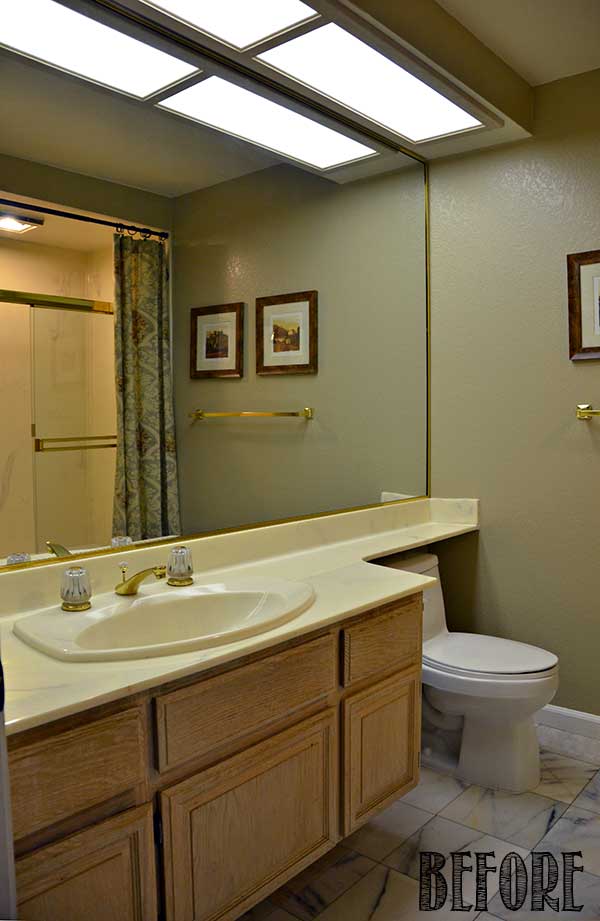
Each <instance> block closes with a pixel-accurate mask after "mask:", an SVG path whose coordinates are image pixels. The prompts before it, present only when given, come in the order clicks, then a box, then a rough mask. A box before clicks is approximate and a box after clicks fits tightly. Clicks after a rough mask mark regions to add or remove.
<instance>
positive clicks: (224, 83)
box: [158, 77, 377, 170]
mask: <svg viewBox="0 0 600 921" xmlns="http://www.w3.org/2000/svg"><path fill="white" fill-rule="evenodd" d="M158 105H159V106H160V107H162V108H164V109H168V110H169V111H171V112H175V113H177V114H178V115H184V116H186V117H187V118H191V119H193V120H194V121H197V122H201V123H202V124H204V125H208V126H209V127H211V128H217V129H218V130H219V131H224V132H225V133H226V134H232V135H235V136H236V137H238V138H241V139H242V140H245V141H250V142H251V143H252V144H257V145H258V146H259V147H265V148H267V150H271V151H273V152H274V153H279V154H283V155H284V156H286V157H290V158H292V159H293V160H299V161H300V162H302V163H305V164H308V165H309V166H315V167H317V168H318V169H323V170H324V169H331V168H332V167H334V166H341V165H342V164H344V163H351V162H353V161H355V160H362V159H364V158H366V157H371V156H373V155H374V154H376V153H377V151H376V150H374V149H373V148H371V147H367V146H366V145H365V144H361V143H359V141H355V140H353V139H352V138H349V137H346V136H345V135H343V134H340V133H339V132H337V131H334V130H333V129H332V128H328V127H326V126H325V125H321V124H320V123H319V122H316V121H313V120H312V119H310V118H307V117H306V116H305V115H300V114H299V113H298V112H294V111H292V110H291V109H288V108H286V107H285V106H283V105H280V104H279V103H277V102H273V101H272V100H271V99H266V98H265V97H264V96H259V95H258V94H257V93H253V92H251V91H250V90H247V89H243V88H242V87H241V86H238V85H237V84H235V83H230V82H229V81H228V80H224V79H223V78H222V77H208V78H207V79H206V80H202V82H200V83H196V84H195V85H194V86H190V87H188V88H187V89H184V90H181V91H180V92H179V93H176V94H175V95H174V96H170V97H169V98H168V99H164V100H162V101H161V102H160V103H158Z"/></svg>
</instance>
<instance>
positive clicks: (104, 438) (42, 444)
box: [34, 435, 117, 454]
mask: <svg viewBox="0 0 600 921" xmlns="http://www.w3.org/2000/svg"><path fill="white" fill-rule="evenodd" d="M86 441H93V442H103V444H85V442H86ZM72 442H77V444H72ZM104 442H107V443H106V444H105V443H104ZM48 444H55V445H56V447H53V448H49V447H48ZM116 447H117V436H116V435H81V436H80V437H75V438H34V450H35V452H36V454H42V453H44V452H48V451H92V450H96V449H98V448H116Z"/></svg>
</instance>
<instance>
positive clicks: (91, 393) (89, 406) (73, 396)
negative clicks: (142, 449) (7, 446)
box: [32, 307, 117, 552]
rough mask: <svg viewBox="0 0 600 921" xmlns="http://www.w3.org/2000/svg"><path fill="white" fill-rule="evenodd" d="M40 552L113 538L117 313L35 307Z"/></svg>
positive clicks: (34, 369) (37, 498)
mask: <svg viewBox="0 0 600 921" xmlns="http://www.w3.org/2000/svg"><path fill="white" fill-rule="evenodd" d="M32 317H33V321H32V341H33V363H32V364H33V420H34V433H33V434H34V436H35V442H34V445H35V471H34V482H35V508H36V532H37V550H38V552H43V551H44V550H45V549H46V543H45V542H46V541H47V540H52V541H56V542H58V543H60V544H63V545H64V546H65V547H67V548H68V549H70V550H76V549H85V548H88V547H96V546H102V545H106V544H110V540H111V536H112V507H113V492H114V480H115V460H116V425H117V422H116V400H115V372H114V368H115V355H114V318H113V316H112V314H103V313H94V312H84V311H79V310H74V309H54V308H50V309H49V308H41V307H34V308H33V309H32Z"/></svg>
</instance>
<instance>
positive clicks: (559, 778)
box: [532, 751, 598, 803]
mask: <svg viewBox="0 0 600 921" xmlns="http://www.w3.org/2000/svg"><path fill="white" fill-rule="evenodd" d="M541 768H542V779H541V781H540V783H539V785H538V786H537V787H536V788H535V790H533V791H532V792H533V793H539V795H540V796H547V797H549V799H558V800H560V801H561V802H563V803H572V802H573V800H574V799H575V797H576V796H577V794H578V793H580V792H581V791H582V790H583V788H584V787H585V786H586V784H588V783H589V782H590V780H591V779H592V778H593V777H594V775H595V774H596V772H597V771H598V768H597V767H596V765H595V764H590V763H589V762H587V761H577V760H576V759H575V758H567V756H566V755H560V754H557V753H556V752H550V751H542V753H541Z"/></svg>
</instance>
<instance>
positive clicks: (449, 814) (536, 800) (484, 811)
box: [441, 786, 567, 849]
mask: <svg viewBox="0 0 600 921" xmlns="http://www.w3.org/2000/svg"><path fill="white" fill-rule="evenodd" d="M566 808H567V806H566V804H565V803H560V802H557V801H556V800H552V799H548V798H547V797H545V796H539V795H538V794H537V793H506V792H504V791H502V790H486V789H484V788H483V787H474V786H473V787H469V789H468V790H465V792H464V793H462V794H461V796H459V797H458V798H457V799H455V800H454V801H453V802H452V803H450V805H449V806H447V807H446V808H445V809H443V810H442V812H441V815H442V816H443V818H445V819H451V820H452V821H454V822H460V823H461V824H462V825H468V826H469V827H470V828H476V829H477V830H478V831H482V832H485V833H486V834H488V835H494V837H495V838H501V839H502V840H503V841H510V842H512V843H513V844H518V845H519V846H520V847H524V848H527V849H531V848H533V847H535V845H536V844H537V843H538V841H540V840H541V839H542V838H543V837H544V835H545V834H547V833H548V831H549V830H550V828H551V827H552V826H553V825H554V823H555V822H556V820H557V819H558V818H559V816H561V815H562V813H563V812H564V811H565V809H566Z"/></svg>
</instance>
